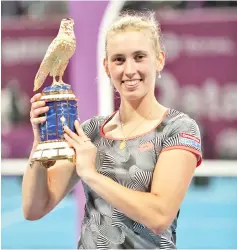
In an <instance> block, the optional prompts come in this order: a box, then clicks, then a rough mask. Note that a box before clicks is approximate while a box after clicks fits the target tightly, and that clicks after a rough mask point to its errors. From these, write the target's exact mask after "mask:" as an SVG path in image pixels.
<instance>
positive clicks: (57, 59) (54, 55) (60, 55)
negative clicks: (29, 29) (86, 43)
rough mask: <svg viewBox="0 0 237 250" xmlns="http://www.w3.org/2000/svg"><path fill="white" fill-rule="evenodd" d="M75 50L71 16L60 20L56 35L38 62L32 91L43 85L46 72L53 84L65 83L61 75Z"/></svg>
mask: <svg viewBox="0 0 237 250" xmlns="http://www.w3.org/2000/svg"><path fill="white" fill-rule="evenodd" d="M75 50H76V38H75V34H74V21H73V19H71V18H65V19H63V20H62V21H61V24H60V28H59V32H58V35H57V36H56V37H55V39H54V40H53V41H52V43H51V44H50V45H49V47H48V49H47V52H46V54H45V56H44V59H43V61H42V62H41V64H40V67H39V70H38V72H37V74H36V76H35V80H34V91H36V90H38V89H39V88H40V87H41V86H42V85H43V83H44V81H45V80H46V78H47V76H48V74H50V76H52V77H53V83H52V84H53V85H54V84H65V83H64V82H63V80H62V77H63V74H64V71H65V69H66V67H67V65H68V63H69V60H70V58H71V57H72V55H73V54H74V52H75ZM57 76H58V77H59V80H58V81H57V80H56V77H57Z"/></svg>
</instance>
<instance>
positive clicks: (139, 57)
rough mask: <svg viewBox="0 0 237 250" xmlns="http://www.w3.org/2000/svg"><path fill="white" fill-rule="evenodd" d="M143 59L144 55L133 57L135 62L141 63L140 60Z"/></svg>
mask: <svg viewBox="0 0 237 250" xmlns="http://www.w3.org/2000/svg"><path fill="white" fill-rule="evenodd" d="M144 57H145V55H144V54H137V55H136V56H135V60H136V61H142V59H143V58H144Z"/></svg>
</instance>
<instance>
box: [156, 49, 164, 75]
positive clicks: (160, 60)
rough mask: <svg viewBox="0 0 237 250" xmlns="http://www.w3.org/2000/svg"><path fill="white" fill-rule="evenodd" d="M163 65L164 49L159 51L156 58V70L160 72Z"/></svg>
mask: <svg viewBox="0 0 237 250" xmlns="http://www.w3.org/2000/svg"><path fill="white" fill-rule="evenodd" d="M164 66H165V52H164V51H162V50H161V51H160V53H159V57H158V58H157V68H156V70H157V71H158V72H161V71H162V69H163V68H164Z"/></svg>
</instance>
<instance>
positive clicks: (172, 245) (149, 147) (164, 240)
mask: <svg viewBox="0 0 237 250" xmlns="http://www.w3.org/2000/svg"><path fill="white" fill-rule="evenodd" d="M115 113H116V112H115ZM115 113H114V114H115ZM114 114H113V115H114ZM113 115H112V116H110V117H102V116H96V117H93V118H92V119H90V120H87V121H86V122H84V123H83V125H82V127H83V130H84V131H85V133H86V134H87V136H88V137H89V138H90V139H91V140H92V142H93V143H94V144H95V145H96V147H97V148H98V152H97V158H96V168H97V171H98V172H99V173H101V174H103V175H105V176H107V177H109V178H111V179H112V180H114V181H115V182H117V183H119V184H121V185H123V186H125V187H127V188H130V189H133V190H137V191H141V192H150V189H151V181H152V176H153V171H154V168H155V166H156V162H157V160H158V157H159V155H160V153H161V152H162V151H165V150H171V149H175V148H181V149H184V150H188V151H191V152H193V153H194V154H195V155H196V156H197V166H199V165H200V163H201V160H202V153H201V139H200V132H199V128H198V125H197V124H196V122H195V121H194V120H193V119H191V118H190V117H189V116H188V115H186V114H184V113H181V112H178V111H176V110H174V109H168V111H167V114H166V116H165V117H164V119H163V121H162V122H161V123H160V124H159V125H158V126H157V127H156V128H154V129H153V130H152V131H149V132H147V133H146V134H143V135H140V136H136V137H133V138H129V140H127V144H126V145H127V147H126V148H125V149H123V150H121V149H120V148H119V145H120V143H121V140H120V139H116V138H108V137H106V136H105V135H104V133H103V127H104V125H105V124H106V123H107V122H108V121H109V120H110V119H112V117H113ZM83 186H84V190H85V196H86V205H85V216H84V220H83V223H82V228H81V237H80V240H79V243H78V248H79V249H176V226H177V219H178V215H177V217H176V218H175V220H174V221H173V223H172V225H171V226H170V227H169V228H168V229H167V230H166V232H164V233H162V234H155V233H153V232H152V231H151V230H149V229H148V228H147V227H145V226H144V225H142V224H139V223H137V222H136V221H133V220H131V219H130V218H128V217H127V216H126V215H124V214H123V213H121V212H120V211H119V210H118V209H116V208H115V207H112V206H111V205H110V204H109V203H108V202H107V201H106V200H104V199H102V198H101V197H100V196H98V195H97V194H96V193H95V192H94V191H93V190H91V189H90V187H89V186H88V185H86V184H85V183H83Z"/></svg>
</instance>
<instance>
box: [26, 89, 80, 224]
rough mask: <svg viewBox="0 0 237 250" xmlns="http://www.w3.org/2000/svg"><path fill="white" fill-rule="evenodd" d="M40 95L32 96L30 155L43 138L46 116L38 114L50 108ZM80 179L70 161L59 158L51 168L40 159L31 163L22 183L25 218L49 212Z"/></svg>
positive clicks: (29, 218)
mask: <svg viewBox="0 0 237 250" xmlns="http://www.w3.org/2000/svg"><path fill="white" fill-rule="evenodd" d="M40 97H41V94H36V95H34V96H33V97H32V98H31V103H32V105H31V115H30V116H31V124H32V128H33V134H34V143H33V147H32V152H31V156H32V153H33V152H34V151H35V149H36V147H37V145H38V143H39V141H40V138H39V127H38V125H39V124H40V123H42V122H45V120H46V117H45V116H41V117H39V115H41V114H44V113H45V112H47V111H48V107H45V102H43V101H40ZM31 156H30V157H29V165H30V162H31ZM78 180H79V177H78V175H77V173H76V168H75V165H74V164H72V163H71V162H69V161H67V160H60V161H57V162H56V163H55V165H54V166H53V167H50V168H49V169H46V168H45V167H43V166H41V164H40V163H38V162H35V163H34V164H32V166H28V167H27V169H26V172H25V174H24V176H23V183H22V205H23V213H24V216H25V218H26V219H28V220H37V219H40V218H41V217H43V216H44V215H46V214H47V213H49V212H50V211H51V210H52V209H53V208H54V207H55V206H56V205H57V204H58V203H59V202H60V201H61V200H62V199H63V197H65V195H66V194H67V193H68V192H69V191H70V190H71V189H72V188H73V187H74V186H75V184H76V183H77V182H78Z"/></svg>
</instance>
